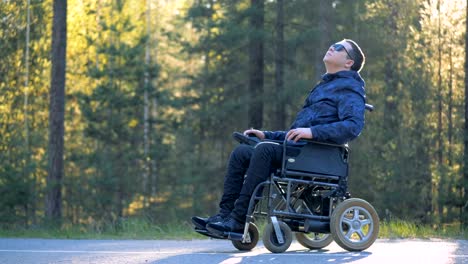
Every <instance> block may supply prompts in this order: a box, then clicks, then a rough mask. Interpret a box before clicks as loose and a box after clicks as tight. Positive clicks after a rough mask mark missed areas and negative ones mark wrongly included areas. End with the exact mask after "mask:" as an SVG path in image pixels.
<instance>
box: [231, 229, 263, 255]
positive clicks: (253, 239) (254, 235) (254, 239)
mask: <svg viewBox="0 0 468 264" xmlns="http://www.w3.org/2000/svg"><path fill="white" fill-rule="evenodd" d="M249 236H250V243H242V241H238V240H231V242H232V245H234V247H235V248H237V249H238V250H242V251H249V250H252V249H253V248H254V247H255V246H256V245H257V243H258V240H259V239H260V234H259V232H258V227H257V226H256V225H255V224H254V223H250V224H249Z"/></svg>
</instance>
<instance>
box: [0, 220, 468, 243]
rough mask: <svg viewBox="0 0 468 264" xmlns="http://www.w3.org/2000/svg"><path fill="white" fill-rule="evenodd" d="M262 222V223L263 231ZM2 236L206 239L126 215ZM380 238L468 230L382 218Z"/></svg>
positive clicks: (449, 235)
mask: <svg viewBox="0 0 468 264" xmlns="http://www.w3.org/2000/svg"><path fill="white" fill-rule="evenodd" d="M262 227H263V225H262V224H261V223H260V225H259V229H260V231H261V229H263V228H262ZM0 237H15V238H61V239H179V240H190V239H204V238H206V237H205V236H203V235H200V234H197V233H196V232H194V231H193V229H192V226H191V224H190V223H188V222H179V223H170V224H165V225H156V224H153V223H151V222H150V221H148V220H144V219H125V220H122V221H119V222H118V223H107V224H102V225H86V226H85V225H64V226H62V227H61V228H56V227H55V228H54V227H29V228H21V227H15V228H0ZM379 238H390V239H395V238H422V239H428V238H444V239H467V240H468V231H467V230H464V231H461V230H460V227H459V225H457V224H452V225H441V226H438V227H432V226H428V225H419V224H415V223H412V222H409V221H401V220H393V221H391V222H381V223H380V232H379Z"/></svg>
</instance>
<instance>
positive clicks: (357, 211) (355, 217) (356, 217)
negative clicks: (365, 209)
mask: <svg viewBox="0 0 468 264" xmlns="http://www.w3.org/2000/svg"><path fill="white" fill-rule="evenodd" d="M353 219H354V220H359V209H354V217H353Z"/></svg>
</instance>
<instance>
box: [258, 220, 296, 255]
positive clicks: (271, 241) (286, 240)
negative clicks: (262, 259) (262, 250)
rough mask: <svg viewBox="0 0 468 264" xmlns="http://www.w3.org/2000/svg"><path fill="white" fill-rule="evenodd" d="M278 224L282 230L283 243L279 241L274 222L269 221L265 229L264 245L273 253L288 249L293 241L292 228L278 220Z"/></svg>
mask: <svg viewBox="0 0 468 264" xmlns="http://www.w3.org/2000/svg"><path fill="white" fill-rule="evenodd" d="M278 224H279V228H280V230H281V238H282V239H283V242H282V243H280V242H279V241H278V237H277V236H276V232H275V228H274V226H273V223H268V225H267V226H266V227H265V230H263V238H262V239H263V245H265V247H266V248H267V249H268V250H269V251H270V252H272V253H282V252H284V251H286V250H287V249H288V248H289V246H290V245H291V242H292V231H291V228H290V227H289V226H288V225H287V224H286V223H285V222H282V221H278Z"/></svg>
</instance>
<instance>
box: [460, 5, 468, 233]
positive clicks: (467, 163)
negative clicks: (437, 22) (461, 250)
mask: <svg viewBox="0 0 468 264" xmlns="http://www.w3.org/2000/svg"><path fill="white" fill-rule="evenodd" d="M466 18H467V19H466V20H465V21H466V22H465V23H466V29H465V30H466V31H465V32H467V33H465V137H464V141H465V142H464V145H465V146H464V147H465V150H464V159H463V161H464V164H463V180H462V182H463V187H462V188H463V192H462V197H461V198H462V202H463V205H462V208H461V214H462V215H461V223H462V226H463V228H464V229H465V230H466V229H467V228H468V74H467V73H468V1H467V5H466Z"/></svg>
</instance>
